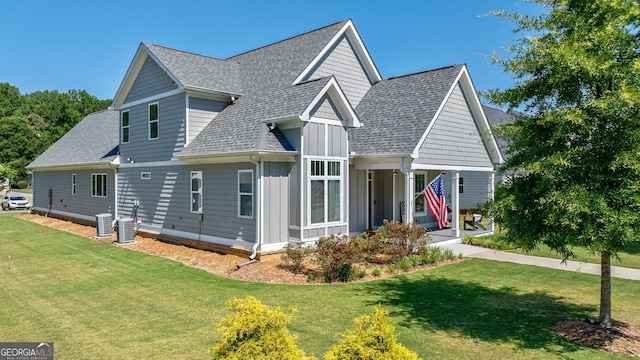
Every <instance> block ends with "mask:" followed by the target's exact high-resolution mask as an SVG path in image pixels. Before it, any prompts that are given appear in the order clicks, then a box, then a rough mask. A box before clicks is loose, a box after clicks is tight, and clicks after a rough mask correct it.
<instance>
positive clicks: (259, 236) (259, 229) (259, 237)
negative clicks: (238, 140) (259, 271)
mask: <svg viewBox="0 0 640 360" xmlns="http://www.w3.org/2000/svg"><path fill="white" fill-rule="evenodd" d="M248 158H249V162H250V163H252V164H254V165H255V166H256V180H257V181H256V185H257V186H256V190H257V191H256V199H257V200H258V206H257V208H258V209H257V211H256V213H257V215H256V242H255V244H253V247H252V248H251V255H249V260H250V261H253V260H255V258H256V255H257V253H258V247H259V246H260V245H261V244H262V239H263V233H262V225H263V224H262V217H263V216H262V190H263V189H262V171H264V161H263V160H260V162H258V161H256V160H253V154H252V155H249V157H248Z"/></svg>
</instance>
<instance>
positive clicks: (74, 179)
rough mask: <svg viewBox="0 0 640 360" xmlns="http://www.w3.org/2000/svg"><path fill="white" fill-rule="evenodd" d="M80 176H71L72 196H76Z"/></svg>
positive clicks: (73, 174) (74, 174)
mask: <svg viewBox="0 0 640 360" xmlns="http://www.w3.org/2000/svg"><path fill="white" fill-rule="evenodd" d="M77 180H78V176H77V175H76V173H72V174H71V195H76V191H77V189H78V188H77Z"/></svg>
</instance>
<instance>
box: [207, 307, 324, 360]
mask: <svg viewBox="0 0 640 360" xmlns="http://www.w3.org/2000/svg"><path fill="white" fill-rule="evenodd" d="M226 307H227V309H228V310H231V311H233V312H234V314H231V315H229V316H227V317H225V318H223V319H222V320H221V321H220V323H219V324H218V333H220V335H221V337H222V339H221V340H220V341H219V342H218V343H217V344H216V345H214V346H213V347H212V348H211V349H210V350H209V355H210V358H211V359H226V360H244V359H255V360H259V359H265V360H269V359H272V360H281V359H290V360H304V359H313V358H312V357H307V356H306V355H305V354H304V351H302V350H300V349H298V348H297V347H296V345H295V336H294V335H293V334H291V333H290V332H289V330H287V324H288V323H289V322H290V321H291V320H292V319H293V317H294V314H295V312H296V310H295V309H294V308H290V309H289V310H288V311H284V310H282V309H281V308H279V307H277V308H272V307H270V306H267V305H264V304H262V303H261V302H260V301H259V300H258V299H256V298H255V297H253V296H247V297H246V298H245V299H240V298H235V297H234V298H231V299H230V300H229V301H228V302H227V306H226Z"/></svg>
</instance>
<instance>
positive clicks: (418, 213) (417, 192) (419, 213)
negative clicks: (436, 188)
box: [413, 171, 429, 217]
mask: <svg viewBox="0 0 640 360" xmlns="http://www.w3.org/2000/svg"><path fill="white" fill-rule="evenodd" d="M418 176H424V187H423V188H422V190H424V189H425V188H426V187H427V185H428V184H429V183H428V182H427V172H426V171H416V172H415V173H414V174H413V198H414V199H416V200H417V199H418V195H420V196H421V199H422V201H423V203H422V211H416V204H417V203H416V201H414V202H413V203H414V205H413V216H414V217H418V216H427V204H425V202H424V201H425V200H424V195H422V190H416V184H417V183H418V182H417V181H416V180H417V177H418Z"/></svg>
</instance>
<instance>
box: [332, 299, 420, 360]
mask: <svg viewBox="0 0 640 360" xmlns="http://www.w3.org/2000/svg"><path fill="white" fill-rule="evenodd" d="M354 323H355V324H354V327H353V328H352V329H350V330H348V331H346V332H345V333H343V334H342V341H341V342H339V343H338V344H336V345H335V346H334V347H333V348H331V350H329V351H328V352H327V353H326V354H325V359H326V360H387V359H388V360H418V359H419V357H418V355H417V354H416V353H414V352H413V351H411V350H409V349H407V348H405V347H404V346H403V345H402V344H400V343H399V342H398V340H397V335H396V333H395V327H394V325H393V323H392V320H391V318H390V317H389V313H388V312H387V311H385V310H383V309H382V308H381V307H379V306H376V308H375V309H374V310H373V313H371V314H369V315H366V314H365V315H362V316H359V317H357V318H356V319H355V320H354Z"/></svg>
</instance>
